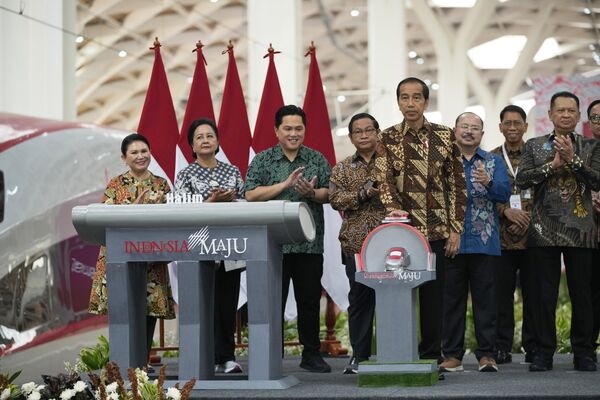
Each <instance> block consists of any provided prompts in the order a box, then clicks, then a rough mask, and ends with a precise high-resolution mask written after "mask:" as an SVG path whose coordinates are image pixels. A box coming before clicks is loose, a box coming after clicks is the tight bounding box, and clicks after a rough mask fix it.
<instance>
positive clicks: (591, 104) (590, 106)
mask: <svg viewBox="0 0 600 400" xmlns="http://www.w3.org/2000/svg"><path fill="white" fill-rule="evenodd" d="M597 104H600V99H596V100H594V101H592V102H591V103H590V105H589V106H588V109H587V116H588V119H589V118H590V113H591V112H592V108H594V106H595V105H597Z"/></svg>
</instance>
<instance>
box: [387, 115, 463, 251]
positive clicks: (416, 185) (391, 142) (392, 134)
mask: <svg viewBox="0 0 600 400" xmlns="http://www.w3.org/2000/svg"><path fill="white" fill-rule="evenodd" d="M376 168H377V181H378V183H379V195H380V198H381V202H382V203H383V205H384V206H385V208H386V211H387V212H390V211H394V210H405V211H408V213H409V214H410V218H411V220H412V225H413V226H414V227H415V228H417V229H418V230H419V231H420V232H421V233H422V234H423V235H424V236H425V237H426V238H427V239H428V240H430V241H434V240H441V239H445V238H447V237H448V236H449V235H450V233H451V232H457V233H461V232H462V230H463V221H464V217H465V204H466V202H467V192H466V181H465V174H464V170H463V164H462V161H461V155H460V151H459V150H458V147H456V144H455V139H454V134H453V132H452V130H451V129H450V128H448V127H447V126H443V125H438V124H432V123H429V122H427V121H425V123H424V125H423V127H422V128H421V129H420V130H419V132H415V131H414V129H412V128H410V127H409V126H408V124H406V122H402V123H401V124H398V125H394V126H392V127H390V128H387V129H386V130H384V131H382V132H381V133H380V135H379V144H378V145H377V159H376Z"/></svg>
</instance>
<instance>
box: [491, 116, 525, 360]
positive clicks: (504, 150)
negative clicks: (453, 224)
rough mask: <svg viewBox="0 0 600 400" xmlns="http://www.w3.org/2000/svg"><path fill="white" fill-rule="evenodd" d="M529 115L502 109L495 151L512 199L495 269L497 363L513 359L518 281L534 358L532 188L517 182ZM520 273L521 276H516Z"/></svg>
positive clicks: (501, 210) (505, 208) (504, 210)
mask: <svg viewBox="0 0 600 400" xmlns="http://www.w3.org/2000/svg"><path fill="white" fill-rule="evenodd" d="M526 118H527V115H526V114H525V111H524V110H523V109H522V108H521V107H519V106H515V105H508V106H506V107H504V109H503V110H502V111H501V112H500V132H502V134H503V135H504V138H505V142H504V143H503V144H502V145H501V146H499V147H497V148H496V149H494V150H492V153H495V154H498V155H499V156H500V157H502V160H503V161H504V165H505V166H506V169H507V170H508V174H509V181H510V187H511V197H510V201H508V202H506V203H502V204H498V215H499V216H500V244H501V247H502V255H501V256H500V260H499V261H500V262H499V263H498V264H497V266H496V268H495V270H496V277H495V279H496V306H497V313H496V349H497V350H498V353H497V354H496V362H497V363H498V364H504V363H510V362H511V361H512V354H511V350H512V346H513V336H514V333H515V313H514V292H515V288H516V285H517V281H519V282H520V284H521V293H522V297H523V329H522V334H521V338H522V344H523V348H524V350H525V361H526V362H531V361H533V352H534V350H535V341H534V338H533V326H532V324H533V311H532V310H531V301H530V299H529V296H530V295H531V292H530V291H529V290H528V289H529V280H530V279H531V269H532V266H531V265H530V263H529V260H528V258H527V257H526V255H527V231H528V229H529V222H530V220H531V202H532V197H533V193H532V190H531V189H527V190H520V189H519V188H517V186H516V185H515V182H514V181H515V176H516V175H517V172H518V171H519V162H520V159H521V156H522V154H523V151H524V149H525V142H524V141H523V135H524V134H525V132H526V131H527V122H526ZM517 273H518V279H517Z"/></svg>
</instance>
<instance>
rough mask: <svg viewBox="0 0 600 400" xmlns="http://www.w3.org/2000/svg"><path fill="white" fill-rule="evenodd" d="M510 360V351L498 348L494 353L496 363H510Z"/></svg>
mask: <svg viewBox="0 0 600 400" xmlns="http://www.w3.org/2000/svg"><path fill="white" fill-rule="evenodd" d="M511 362H512V354H510V351H503V350H498V354H497V355H496V364H510V363H511Z"/></svg>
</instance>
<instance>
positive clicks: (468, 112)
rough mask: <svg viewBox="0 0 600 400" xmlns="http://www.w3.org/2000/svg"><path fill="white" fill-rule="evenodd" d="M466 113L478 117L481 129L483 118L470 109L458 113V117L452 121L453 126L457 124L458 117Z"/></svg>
mask: <svg viewBox="0 0 600 400" xmlns="http://www.w3.org/2000/svg"><path fill="white" fill-rule="evenodd" d="M466 114H471V115H474V116H476V117H477V118H479V120H480V121H481V129H483V118H481V117H480V116H479V115H477V114H475V113H474V112H472V111H465V112H462V113H460V114H458V117H456V121H454V126H455V127H456V126H457V125H458V120H459V119H460V117H462V116H463V115H466Z"/></svg>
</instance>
